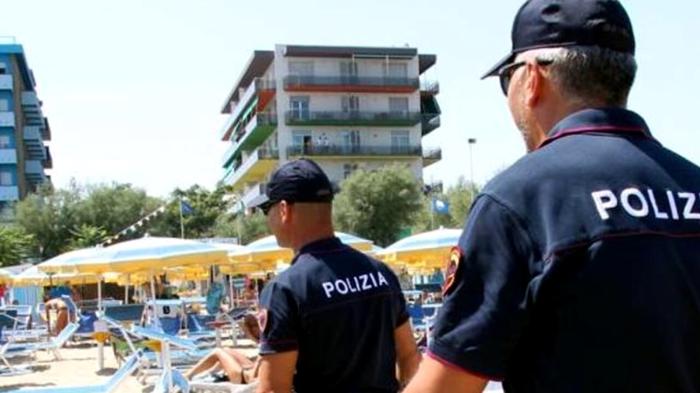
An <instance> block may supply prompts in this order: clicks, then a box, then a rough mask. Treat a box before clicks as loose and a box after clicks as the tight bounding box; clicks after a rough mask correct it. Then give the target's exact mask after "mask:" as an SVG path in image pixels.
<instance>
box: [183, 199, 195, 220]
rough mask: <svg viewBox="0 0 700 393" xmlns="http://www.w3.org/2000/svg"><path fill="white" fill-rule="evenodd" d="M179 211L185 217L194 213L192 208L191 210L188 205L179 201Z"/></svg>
mask: <svg viewBox="0 0 700 393" xmlns="http://www.w3.org/2000/svg"><path fill="white" fill-rule="evenodd" d="M180 211H181V212H182V215H184V216H186V215H188V214H192V213H194V208H192V206H190V204H189V203H187V202H185V201H183V200H180Z"/></svg>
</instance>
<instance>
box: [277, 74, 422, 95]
mask: <svg viewBox="0 0 700 393" xmlns="http://www.w3.org/2000/svg"><path fill="white" fill-rule="evenodd" d="M418 87H419V80H418V78H393V77H372V76H353V75H342V76H313V75H309V76H297V75H290V76H287V77H285V78H284V90H286V91H318V92H348V93H412V92H414V91H416V90H417V89H418Z"/></svg>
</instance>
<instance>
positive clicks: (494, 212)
mask: <svg viewBox="0 0 700 393" xmlns="http://www.w3.org/2000/svg"><path fill="white" fill-rule="evenodd" d="M512 41H513V48H512V52H511V53H510V54H509V55H508V56H507V57H506V58H505V59H504V60H503V61H501V62H500V63H498V64H497V65H496V67H494V68H493V69H492V70H491V71H489V72H488V73H487V74H486V76H498V77H499V78H500V82H501V88H502V89H503V93H504V94H505V95H506V96H507V99H508V106H509V108H510V111H511V113H512V115H513V119H514V120H515V124H516V125H517V126H518V128H519V129H520V131H521V133H522V135H523V137H524V139H525V143H526V145H527V150H528V154H527V155H526V156H525V157H523V158H522V159H521V160H519V161H518V162H516V163H515V164H514V165H513V166H512V167H510V168H508V169H507V170H506V171H504V172H503V173H501V174H500V175H499V176H497V177H496V178H494V179H493V180H492V181H491V182H490V183H489V184H488V185H487V186H486V187H485V188H484V190H483V192H482V194H481V195H479V197H478V198H477V200H476V201H475V202H474V205H473V206H472V210H471V213H470V215H469V217H468V219H467V223H466V225H465V228H464V232H463V234H462V236H461V239H460V241H459V248H458V249H456V250H454V255H453V257H454V260H456V261H457V262H458V263H457V269H456V272H455V274H454V276H453V277H451V278H450V279H448V280H446V283H447V284H449V285H446V287H445V292H446V299H445V303H444V306H443V308H442V310H441V311H440V314H439V316H438V321H437V325H436V326H435V329H434V340H432V343H431V345H430V351H429V354H428V357H427V358H426V359H425V360H424V361H423V362H422V364H421V366H420V369H419V371H418V373H417V374H416V376H415V377H414V378H413V380H412V382H411V383H410V385H409V387H408V388H407V389H406V392H410V393H417V392H420V393H434V392H479V391H481V390H482V389H483V388H484V385H485V384H486V382H487V380H502V381H503V386H504V389H505V391H506V392H699V391H700V168H698V167H697V166H696V165H694V164H692V163H691V162H689V161H687V160H685V159H684V158H683V157H680V156H679V155H677V154H675V153H673V152H672V151H670V150H668V149H666V148H664V147H663V145H662V144H661V143H660V142H659V141H657V140H656V139H655V138H654V136H652V133H651V132H650V131H649V128H648V127H647V125H646V124H645V122H644V120H643V119H642V118H641V117H640V116H639V115H637V114H636V113H634V112H631V111H629V110H627V109H626V104H627V97H628V93H629V90H630V88H631V86H632V82H633V80H634V76H635V71H636V63H635V58H634V53H635V40H634V35H633V33H632V26H631V23H630V20H629V18H628V16H627V13H626V12H625V10H624V9H623V7H622V5H621V4H620V3H619V2H618V1H613V0H530V1H528V2H526V3H525V4H524V5H523V6H522V8H521V9H520V11H519V12H518V14H517V16H516V18H515V23H514V26H513V34H512ZM671 108H672V105H666V106H665V109H663V108H662V107H660V108H659V110H666V111H669V110H671ZM669 116H672V114H671V113H669Z"/></svg>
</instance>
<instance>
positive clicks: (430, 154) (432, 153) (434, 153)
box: [423, 147, 442, 161]
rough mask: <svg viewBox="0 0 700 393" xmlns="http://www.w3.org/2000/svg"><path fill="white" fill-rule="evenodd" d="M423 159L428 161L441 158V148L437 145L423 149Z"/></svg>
mask: <svg viewBox="0 0 700 393" xmlns="http://www.w3.org/2000/svg"><path fill="white" fill-rule="evenodd" d="M423 159H424V160H429V161H440V160H442V149H440V148H439V147H436V148H432V149H423Z"/></svg>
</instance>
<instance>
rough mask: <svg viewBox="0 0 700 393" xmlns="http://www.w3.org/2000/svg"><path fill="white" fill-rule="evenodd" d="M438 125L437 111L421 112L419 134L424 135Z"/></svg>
mask: <svg viewBox="0 0 700 393" xmlns="http://www.w3.org/2000/svg"><path fill="white" fill-rule="evenodd" d="M439 127H440V114H439V113H423V115H422V118H421V135H423V136H426V135H428V134H430V133H431V132H433V131H434V130H436V129H438V128H439Z"/></svg>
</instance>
